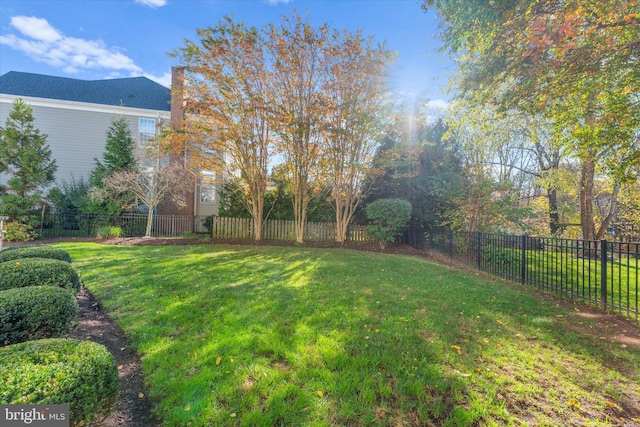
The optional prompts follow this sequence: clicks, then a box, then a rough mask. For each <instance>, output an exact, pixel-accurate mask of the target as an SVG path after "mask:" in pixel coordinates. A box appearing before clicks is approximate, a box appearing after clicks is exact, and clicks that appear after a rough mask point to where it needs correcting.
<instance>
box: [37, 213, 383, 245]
mask: <svg viewBox="0 0 640 427" xmlns="http://www.w3.org/2000/svg"><path fill="white" fill-rule="evenodd" d="M146 225H147V215H146V214H125V215H121V216H106V215H84V214H78V215H46V216H45V217H44V221H43V222H42V224H41V225H40V226H39V227H38V228H39V230H40V233H41V235H42V237H92V236H95V235H96V234H97V232H98V229H99V228H100V227H103V226H114V227H119V228H120V229H121V231H122V237H131V236H143V235H144V233H145V229H146ZM186 233H196V234H209V235H210V236H211V238H213V239H253V222H252V221H251V219H250V218H227V217H218V216H192V215H154V216H153V223H152V226H151V235H152V236H154V237H160V236H179V235H184V234H186ZM262 237H263V239H265V240H295V239H296V233H295V228H294V221H285V220H275V219H271V220H267V221H266V222H265V223H264V226H263V230H262ZM304 239H305V240H308V241H314V242H322V241H333V240H335V239H336V224H334V223H329V222H309V223H307V226H306V228H305V231H304ZM347 241H348V242H369V241H372V239H371V238H370V237H369V233H368V232H367V227H366V226H365V225H351V226H349V230H348V233H347Z"/></svg>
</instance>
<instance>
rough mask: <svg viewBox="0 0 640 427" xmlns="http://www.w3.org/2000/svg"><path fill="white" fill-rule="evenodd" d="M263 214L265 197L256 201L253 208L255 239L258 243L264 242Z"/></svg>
mask: <svg viewBox="0 0 640 427" xmlns="http://www.w3.org/2000/svg"><path fill="white" fill-rule="evenodd" d="M263 213H264V197H259V198H258V199H254V200H253V202H252V206H251V216H252V219H253V238H254V239H255V240H256V241H258V240H262V227H263V218H262V216H263Z"/></svg>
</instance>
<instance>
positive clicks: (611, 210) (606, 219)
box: [596, 185, 620, 240]
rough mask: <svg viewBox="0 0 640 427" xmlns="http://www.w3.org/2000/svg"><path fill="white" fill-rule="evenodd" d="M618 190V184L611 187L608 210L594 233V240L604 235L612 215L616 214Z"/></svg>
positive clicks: (600, 238)
mask: <svg viewBox="0 0 640 427" xmlns="http://www.w3.org/2000/svg"><path fill="white" fill-rule="evenodd" d="M619 191H620V186H619V185H615V186H614V187H613V191H612V192H611V198H610V199H609V210H608V212H607V214H606V215H605V217H604V218H603V219H602V222H601V223H600V227H599V228H598V232H597V233H596V240H602V239H603V238H604V235H605V234H606V232H607V229H608V228H609V226H610V225H611V221H612V220H613V216H614V215H615V214H616V211H617V208H618V192H619Z"/></svg>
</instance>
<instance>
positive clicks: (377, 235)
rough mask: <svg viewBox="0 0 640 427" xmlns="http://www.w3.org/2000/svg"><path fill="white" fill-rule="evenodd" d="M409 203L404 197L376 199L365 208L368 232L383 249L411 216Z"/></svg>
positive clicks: (392, 240)
mask: <svg viewBox="0 0 640 427" xmlns="http://www.w3.org/2000/svg"><path fill="white" fill-rule="evenodd" d="M411 210H412V207H411V203H410V202H408V201H407V200H404V199H378V200H376V201H374V202H371V203H369V204H368V205H367V207H366V208H365V213H366V214H367V220H368V227H367V229H368V230H369V234H370V235H371V237H373V238H374V239H376V240H377V241H378V242H379V243H380V246H381V247H382V248H383V249H384V248H385V246H386V245H387V244H388V243H393V242H394V240H395V238H396V236H397V235H399V234H400V232H401V230H402V227H404V226H405V225H407V222H408V221H409V219H410V218H411Z"/></svg>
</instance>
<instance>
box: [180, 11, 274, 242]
mask: <svg viewBox="0 0 640 427" xmlns="http://www.w3.org/2000/svg"><path fill="white" fill-rule="evenodd" d="M198 36H199V38H200V40H199V41H198V42H197V43H196V42H193V41H190V40H187V41H186V42H185V46H184V47H182V48H180V49H179V51H177V52H175V55H176V56H179V57H180V59H181V60H182V63H183V65H184V66H185V71H186V72H185V89H186V98H187V106H186V111H185V114H186V120H185V123H184V127H183V129H181V131H180V132H179V133H182V136H183V138H186V139H187V140H188V141H189V143H190V144H191V146H192V147H193V149H192V151H191V157H190V162H191V167H197V168H199V169H208V170H213V171H217V172H219V173H221V174H223V175H226V176H239V177H240V182H241V186H242V189H243V190H244V195H245V198H244V200H245V202H246V204H247V206H246V207H247V209H248V211H249V212H250V213H251V217H252V219H253V230H254V238H255V239H256V240H261V239H262V226H263V219H264V218H263V217H264V196H265V191H266V187H267V174H268V168H269V163H270V162H271V160H272V157H273V155H274V148H275V146H274V143H275V139H274V136H275V134H274V132H273V126H272V121H271V120H270V110H271V105H272V103H273V99H274V98H273V77H272V74H271V72H270V71H269V70H268V68H269V60H268V59H267V58H266V57H265V53H266V49H265V43H264V39H263V37H262V35H261V32H260V31H259V30H257V29H256V28H247V27H246V26H245V25H244V24H237V23H234V22H233V20H232V19H231V18H228V17H227V18H224V20H223V21H222V23H220V24H219V25H217V26H215V27H209V28H206V29H200V30H198Z"/></svg>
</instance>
